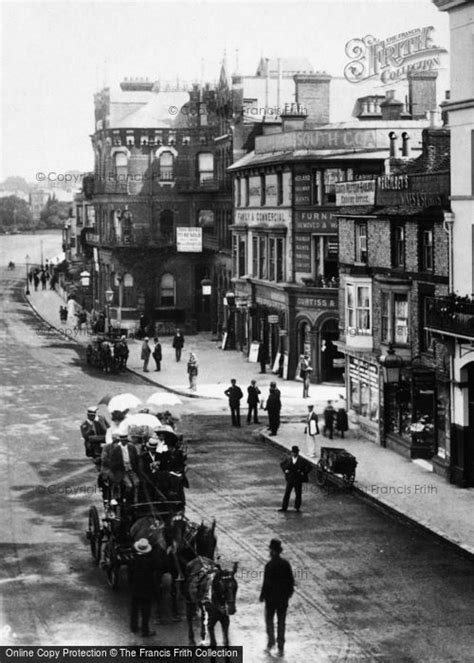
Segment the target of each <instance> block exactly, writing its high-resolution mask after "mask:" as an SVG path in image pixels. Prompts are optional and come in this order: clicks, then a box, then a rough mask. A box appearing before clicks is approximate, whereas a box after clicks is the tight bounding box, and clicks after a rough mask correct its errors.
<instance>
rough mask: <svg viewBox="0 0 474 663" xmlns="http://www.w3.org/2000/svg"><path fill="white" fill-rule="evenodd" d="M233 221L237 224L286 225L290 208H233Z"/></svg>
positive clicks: (289, 219) (289, 217)
mask: <svg viewBox="0 0 474 663" xmlns="http://www.w3.org/2000/svg"><path fill="white" fill-rule="evenodd" d="M234 223H236V224H238V225H243V224H245V225H249V226H252V225H260V224H268V225H269V226H270V227H271V226H272V225H275V224H284V225H286V226H288V225H289V224H290V223H291V209H278V207H277V208H273V209H272V208H262V209H238V210H235V218H234Z"/></svg>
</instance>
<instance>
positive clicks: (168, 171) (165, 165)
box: [160, 151, 173, 182]
mask: <svg viewBox="0 0 474 663" xmlns="http://www.w3.org/2000/svg"><path fill="white" fill-rule="evenodd" d="M160 180H161V181H163V182H171V181H172V180H173V155H172V153H171V152H168V151H166V152H162V153H161V155H160Z"/></svg>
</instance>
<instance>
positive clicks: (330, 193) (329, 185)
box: [323, 168, 344, 203]
mask: <svg viewBox="0 0 474 663" xmlns="http://www.w3.org/2000/svg"><path fill="white" fill-rule="evenodd" d="M342 180H344V171H343V170H341V169H339V168H327V169H326V170H325V171H324V175H323V202H324V203H335V202H336V182H340V181H342Z"/></svg>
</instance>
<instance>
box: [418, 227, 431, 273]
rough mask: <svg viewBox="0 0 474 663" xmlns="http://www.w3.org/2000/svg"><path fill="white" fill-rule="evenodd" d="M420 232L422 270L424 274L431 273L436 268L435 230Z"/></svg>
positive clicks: (428, 229) (426, 229)
mask: <svg viewBox="0 0 474 663" xmlns="http://www.w3.org/2000/svg"><path fill="white" fill-rule="evenodd" d="M420 232H421V238H420V240H421V241H420V244H421V256H420V258H421V269H422V271H423V272H431V271H433V268H434V255H433V228H422V229H421V231H420Z"/></svg>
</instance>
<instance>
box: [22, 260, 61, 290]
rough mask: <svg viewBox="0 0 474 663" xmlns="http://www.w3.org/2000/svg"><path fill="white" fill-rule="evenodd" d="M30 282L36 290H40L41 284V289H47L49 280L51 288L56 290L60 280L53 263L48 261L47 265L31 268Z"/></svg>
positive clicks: (29, 273)
mask: <svg viewBox="0 0 474 663" xmlns="http://www.w3.org/2000/svg"><path fill="white" fill-rule="evenodd" d="M28 282H29V284H30V285H33V286H34V289H35V292H37V291H38V289H39V287H40V285H41V290H46V289H47V285H48V282H49V287H50V289H51V290H54V289H55V288H56V284H57V282H58V277H57V274H56V270H55V268H54V267H53V264H52V263H51V264H49V262H48V261H46V264H45V265H41V267H33V268H32V269H30V271H29V272H28Z"/></svg>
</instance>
